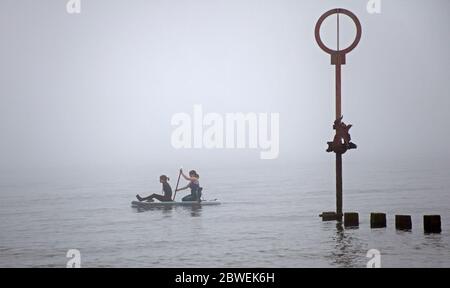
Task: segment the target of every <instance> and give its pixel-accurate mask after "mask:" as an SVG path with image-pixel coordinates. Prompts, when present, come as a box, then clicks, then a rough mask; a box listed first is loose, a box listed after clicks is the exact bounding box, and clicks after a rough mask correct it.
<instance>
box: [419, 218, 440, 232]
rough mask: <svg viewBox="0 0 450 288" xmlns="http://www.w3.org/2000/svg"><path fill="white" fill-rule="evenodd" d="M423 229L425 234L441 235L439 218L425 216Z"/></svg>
mask: <svg viewBox="0 0 450 288" xmlns="http://www.w3.org/2000/svg"><path fill="white" fill-rule="evenodd" d="M423 227H424V230H425V233H441V232H442V228H441V216H440V215H425V216H423Z"/></svg>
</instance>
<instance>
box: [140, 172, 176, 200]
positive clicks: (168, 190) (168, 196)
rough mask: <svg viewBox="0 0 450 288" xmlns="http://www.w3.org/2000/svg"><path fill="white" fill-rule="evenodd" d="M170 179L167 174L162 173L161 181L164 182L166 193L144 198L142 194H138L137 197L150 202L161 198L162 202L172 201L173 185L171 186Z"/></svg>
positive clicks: (163, 186)
mask: <svg viewBox="0 0 450 288" xmlns="http://www.w3.org/2000/svg"><path fill="white" fill-rule="evenodd" d="M168 181H169V177H167V176H166V175H161V176H160V177H159V182H161V184H162V188H163V192H164V195H160V194H152V195H150V196H148V197H145V198H142V197H141V196H139V195H136V198H137V199H138V200H139V201H148V202H153V199H156V200H159V201H161V202H168V201H172V187H170V184H169V183H168Z"/></svg>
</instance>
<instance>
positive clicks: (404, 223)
mask: <svg viewBox="0 0 450 288" xmlns="http://www.w3.org/2000/svg"><path fill="white" fill-rule="evenodd" d="M395 229H397V230H411V229H412V220H411V216H410V215H395Z"/></svg>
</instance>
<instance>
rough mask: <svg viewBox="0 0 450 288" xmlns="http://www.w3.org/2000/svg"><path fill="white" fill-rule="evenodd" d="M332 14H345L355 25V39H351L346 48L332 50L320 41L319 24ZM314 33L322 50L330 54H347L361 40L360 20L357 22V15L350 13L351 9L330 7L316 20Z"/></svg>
mask: <svg viewBox="0 0 450 288" xmlns="http://www.w3.org/2000/svg"><path fill="white" fill-rule="evenodd" d="M334 14H344V15H347V16H348V17H350V18H351V19H352V20H353V22H354V23H355V25H356V38H355V41H353V43H352V44H351V45H350V46H349V47H347V48H345V49H343V50H333V49H330V48H328V47H327V46H326V45H325V44H324V43H323V42H322V39H321V38H320V28H321V26H322V23H323V21H325V19H326V18H328V17H329V16H331V15H334ZM315 34H316V41H317V44H319V46H320V48H321V49H322V50H323V51H325V52H326V53H328V54H331V55H333V54H347V53H349V52H350V51H352V50H353V49H355V47H356V46H358V44H359V41H360V40H361V35H362V28H361V22H359V19H358V17H356V15H355V14H353V13H352V12H351V11H349V10H346V9H342V8H338V9H331V10H330V11H328V12H326V13H325V14H323V15H322V16H321V17H320V18H319V20H318V21H317V24H316V29H315Z"/></svg>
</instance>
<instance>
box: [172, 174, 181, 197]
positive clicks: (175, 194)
mask: <svg viewBox="0 0 450 288" xmlns="http://www.w3.org/2000/svg"><path fill="white" fill-rule="evenodd" d="M180 177H181V169H180V173H178V180H177V186H176V187H175V193H174V195H173V201H175V197H176V196H177V190H178V184H179V183H180Z"/></svg>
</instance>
